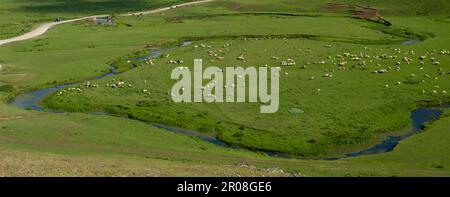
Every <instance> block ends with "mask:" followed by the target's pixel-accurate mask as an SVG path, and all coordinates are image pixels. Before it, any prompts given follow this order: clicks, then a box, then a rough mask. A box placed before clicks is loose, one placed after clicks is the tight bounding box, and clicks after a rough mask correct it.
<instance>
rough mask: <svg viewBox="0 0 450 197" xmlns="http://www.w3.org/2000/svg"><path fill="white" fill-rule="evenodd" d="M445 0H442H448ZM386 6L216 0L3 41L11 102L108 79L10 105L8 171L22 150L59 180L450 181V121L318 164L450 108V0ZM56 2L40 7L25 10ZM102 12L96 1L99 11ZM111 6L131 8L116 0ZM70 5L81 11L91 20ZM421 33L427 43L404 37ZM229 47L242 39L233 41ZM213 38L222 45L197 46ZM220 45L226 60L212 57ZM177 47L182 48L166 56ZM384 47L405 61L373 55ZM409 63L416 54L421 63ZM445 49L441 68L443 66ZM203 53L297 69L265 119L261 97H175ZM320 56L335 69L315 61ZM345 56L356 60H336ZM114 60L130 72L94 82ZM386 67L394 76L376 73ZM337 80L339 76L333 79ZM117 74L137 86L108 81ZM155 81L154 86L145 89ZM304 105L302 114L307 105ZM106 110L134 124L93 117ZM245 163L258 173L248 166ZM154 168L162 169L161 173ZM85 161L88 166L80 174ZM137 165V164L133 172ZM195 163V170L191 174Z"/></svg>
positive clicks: (4, 131)
mask: <svg viewBox="0 0 450 197" xmlns="http://www.w3.org/2000/svg"><path fill="white" fill-rule="evenodd" d="M136 2H137V1H136ZM327 3H351V4H357V5H363V6H367V5H370V6H371V7H375V8H380V11H381V14H382V16H383V18H385V19H387V20H388V21H390V22H391V23H392V24H393V25H392V26H389V27H387V26H384V25H382V24H379V23H376V22H373V21H369V20H363V19H358V18H354V17H353V15H352V11H351V10H345V9H343V10H330V9H328V6H329V4H327ZM433 3H435V4H433V5H435V6H436V5H441V4H442V3H443V1H435V2H434V1H433ZM49 4H51V3H49ZM430 4H431V3H430ZM10 5H11V6H12V5H14V6H17V4H14V3H10ZM383 5H384V6H383ZM386 5H388V4H387V3H386V2H384V1H383V2H378V1H357V2H356V1H339V2H337V1H330V2H328V1H292V0H285V1H255V0H239V1H215V2H212V3H208V4H205V5H198V6H194V7H190V8H185V9H179V10H172V11H169V12H165V13H164V14H157V15H148V16H144V17H139V18H136V17H115V18H114V20H115V23H116V25H114V26H98V25H95V24H92V23H89V22H85V21H82V22H77V23H73V24H66V25H62V26H58V27H55V28H53V29H51V30H50V31H49V32H47V33H46V34H44V35H43V36H40V37H39V38H36V39H32V40H29V41H24V42H19V43H12V44H9V45H6V46H2V47H0V64H2V65H3V66H5V68H4V69H3V70H2V71H1V72H0V87H2V88H0V98H2V100H4V102H5V103H6V100H7V99H9V98H11V97H12V96H13V95H15V94H17V93H19V92H23V91H27V90H30V89H34V88H42V87H49V86H52V85H55V84H60V83H64V82H67V81H84V82H86V81H87V80H88V79H89V81H90V82H91V83H96V84H99V85H100V86H99V88H84V87H83V86H82V85H76V87H80V88H83V93H75V92H68V93H65V94H63V95H62V96H56V94H55V95H53V96H52V97H49V98H47V99H46V100H45V102H44V103H43V104H44V105H45V106H47V107H51V108H55V109H63V110H65V111H70V112H76V113H70V114H49V113H42V112H32V111H25V110H20V109H16V108H14V107H12V106H8V105H7V104H0V109H1V111H0V146H1V147H3V148H4V149H6V150H7V152H5V153H4V155H5V156H3V157H2V158H0V159H3V160H2V161H5V162H2V163H5V164H4V165H1V167H0V169H5V170H2V172H3V174H5V175H8V174H9V175H14V174H15V173H14V170H11V169H18V167H11V166H13V165H12V164H11V163H14V162H15V161H11V159H12V157H11V156H10V155H18V158H21V159H23V158H24V157H27V158H35V160H36V162H35V163H33V162H32V161H29V162H25V163H24V166H22V167H23V168H31V167H32V166H35V165H38V164H37V163H39V162H42V160H45V159H49V158H50V160H51V161H55V162H54V163H55V165H56V166H57V167H56V168H57V169H60V170H61V171H57V170H56V171H51V170H49V169H42V170H43V171H48V174H56V175H86V174H87V175H89V173H90V172H92V173H91V174H90V175H123V174H125V175H142V174H145V175H150V176H158V175H163V176H164V175H177V176H183V175H187V176H189V175H191V176H192V175H194V176H198V175H212V176H221V175H222V176H223V175H237V174H241V175H246V176H248V175H251V173H256V175H271V174H272V175H275V176H281V175H283V176H284V175H286V176H293V175H306V176H328V175H329V176H345V175H348V176H448V175H449V171H448V168H449V167H450V161H448V157H446V155H447V154H448V150H450V149H449V148H448V142H447V141H448V139H450V138H449V136H448V133H449V132H448V131H449V129H450V125H449V123H450V121H449V119H448V117H443V118H442V119H440V120H438V121H436V122H434V123H433V124H431V125H430V126H429V128H427V130H426V132H424V133H422V134H419V135H416V136H413V137H411V138H410V139H408V140H405V141H403V142H402V143H401V144H400V145H399V146H398V147H397V148H396V149H395V151H393V152H390V153H386V154H380V155H371V156H363V157H358V158H351V159H343V160H338V161H323V160H310V159H311V158H321V157H325V156H330V155H339V154H342V153H345V152H348V151H352V150H355V149H358V148H361V147H368V146H370V145H371V144H373V143H376V142H377V141H379V140H380V136H383V135H385V133H386V132H389V133H392V132H396V131H399V130H401V129H402V128H404V127H407V126H408V125H409V124H410V118H409V114H410V113H411V110H413V109H414V108H415V107H417V104H416V103H417V102H418V101H422V100H426V101H433V102H437V103H444V102H449V96H448V94H446V93H445V92H444V91H449V90H450V80H449V79H448V77H450V75H449V74H447V72H449V71H450V67H449V66H448V65H449V64H450V56H449V55H441V54H439V52H440V51H441V50H444V49H447V50H448V43H449V42H450V40H449V38H448V36H447V35H448V34H449V31H450V27H449V26H448V23H447V22H446V20H448V18H446V17H448V16H445V14H446V13H448V12H446V11H448V9H449V8H448V6H437V7H439V8H437V9H435V10H434V9H432V7H426V6H421V5H422V3H421V2H420V1H417V2H416V1H414V3H409V4H407V6H406V7H404V4H400V3H394V4H392V5H391V4H389V5H390V6H386ZM49 7H52V6H49ZM137 7H140V6H137ZM127 9H128V10H133V9H134V8H131V7H130V8H127ZM42 10H45V9H44V8H39V7H38V8H36V9H31V10H26V11H24V12H27V13H28V12H30V13H38V12H39V11H42ZM56 10H60V9H56ZM402 10H408V11H402ZM430 10H433V11H436V12H430ZM94 11H95V9H92V10H89V9H87V11H86V14H87V13H94ZM101 11H102V12H118V11H122V10H119V8H114V7H112V8H111V10H101ZM43 12H44V13H48V12H47V11H43ZM61 12H63V13H65V14H68V15H67V16H72V15H71V14H74V15H75V14H80V13H78V12H71V11H70V10H65V11H64V10H63V11H61ZM212 13H214V14H212ZM82 14H85V13H84V12H83V13H81V14H80V15H82ZM95 14H97V12H95ZM1 16H3V14H2V15H1ZM25 19H26V18H25ZM2 31H3V29H2ZM416 39H422V40H423V41H421V42H419V43H417V44H413V45H403V44H401V43H402V42H403V41H405V40H416ZM185 40H193V41H194V42H193V43H192V44H191V45H189V46H186V47H182V48H178V49H174V50H171V51H167V52H165V54H164V55H163V56H162V57H160V58H157V59H156V60H155V65H147V64H145V62H137V61H133V62H131V63H133V64H136V65H138V67H137V68H134V69H131V68H132V66H131V64H130V63H128V62H127V60H128V59H129V57H131V56H129V55H127V54H131V53H132V52H136V53H135V55H133V56H142V55H143V54H142V51H146V50H147V49H146V48H145V47H146V46H148V45H150V46H154V47H171V46H174V45H176V44H177V43H179V42H181V41H185ZM228 43H232V45H231V47H225V48H224V47H223V45H225V44H228ZM202 44H204V45H211V48H201V47H195V46H196V45H197V46H199V45H202ZM396 49H400V50H401V52H400V53H398V52H397V51H396ZM208 51H215V53H218V54H219V55H220V56H223V57H224V59H223V60H218V59H216V57H212V56H209V55H208ZM411 51H414V53H412V52H411ZM344 53H350V54H355V55H357V56H361V54H363V55H362V56H363V58H362V59H363V60H364V61H365V62H366V64H365V65H360V64H359V63H360V62H361V61H352V60H350V58H351V57H345V55H344ZM167 54H170V56H169V57H168V58H165V55H167ZM240 54H245V57H246V61H245V62H242V61H239V60H237V59H236V58H237V57H238V56H239V55H240ZM383 54H386V55H387V56H397V58H395V59H383V58H373V57H379V56H382V55H383ZM340 55H344V57H343V58H344V59H341V58H340ZM422 55H427V58H426V60H424V65H420V64H419V61H420V60H419V56H422ZM272 56H276V57H278V58H279V59H274V58H272ZM369 56H370V57H369ZM403 57H408V58H411V59H412V62H411V63H410V64H407V63H406V62H405V61H403V60H402V58H403ZM431 57H434V59H435V61H439V62H440V65H433V61H432V60H431V59H430V58H431ZM194 58H203V59H204V62H205V63H204V67H206V66H219V67H225V66H243V67H246V66H264V65H266V64H267V65H269V66H279V65H280V62H281V61H282V60H286V59H288V58H292V59H294V60H295V61H296V65H295V66H289V67H282V76H281V80H280V87H281V92H280V99H281V101H280V109H279V111H278V112H277V113H275V114H259V106H260V103H253V104H251V103H240V104H237V103H234V104H231V103H226V104H223V103H222V104H218V103H215V104H206V103H201V104H186V103H180V104H176V103H173V102H172V101H171V100H170V95H168V92H169V91H170V88H171V87H172V85H173V84H174V83H175V82H174V81H173V80H171V79H170V72H171V71H172V69H173V68H174V67H177V66H180V65H174V64H168V63H167V61H168V60H170V59H182V60H184V62H185V64H183V66H188V67H192V64H193V62H192V61H193V59H194ZM318 61H326V63H325V64H317V63H315V62H318ZM343 61H347V62H348V64H347V65H345V66H338V65H336V64H337V63H339V62H343ZM397 62H400V65H396V64H397ZM110 63H114V64H116V65H117V66H118V70H119V71H121V72H122V73H121V74H118V75H115V76H112V77H107V78H104V79H101V80H92V78H93V77H95V76H99V75H101V74H102V73H105V72H108V71H109V69H110V68H109V66H108V64H110ZM397 67H400V69H399V70H398V71H397ZM381 69H387V70H388V72H387V73H383V74H374V73H373V71H375V70H381ZM325 74H332V75H333V77H332V78H327V77H323V76H324V75H325ZM412 74H414V76H412ZM311 77H315V80H310V78H311ZM113 79H114V80H116V81H118V80H123V81H124V82H126V83H127V84H128V83H129V84H132V87H127V88H121V89H113V88H109V87H105V84H107V83H112V80H113ZM145 81H146V82H147V83H145ZM84 82H83V83H84ZM398 82H400V84H399V85H396V84H397V83H398ZM386 85H388V87H386ZM143 89H147V90H148V91H149V92H150V94H143V93H142V90H143ZM319 90H320V91H319ZM433 91H436V93H433ZM298 109H300V110H301V111H302V113H293V111H298ZM98 111H104V112H107V113H109V114H116V115H120V116H122V115H125V116H127V117H129V118H131V119H134V120H130V119H124V118H119V117H113V116H107V115H103V116H97V115H92V114H89V113H88V112H98ZM145 122H147V123H163V124H166V125H170V126H174V127H179V128H184V129H189V130H195V131H199V132H202V133H204V134H205V135H213V136H217V137H218V138H219V139H220V140H222V141H224V142H226V143H228V144H231V145H233V146H236V147H240V148H245V149H228V148H223V147H217V146H215V145H211V144H209V143H207V142H204V141H201V140H199V139H197V138H194V137H189V136H184V135H180V134H174V133H168V132H167V131H164V130H160V129H156V128H153V127H151V125H149V124H146V123H145ZM247 148H248V149H252V150H264V151H271V152H280V153H287V154H289V155H291V156H294V157H303V158H304V160H302V159H284V158H276V157H269V156H265V155H264V154H261V153H258V152H256V153H255V152H252V151H248V150H246V149H247ZM25 152H27V153H25ZM2 155H3V154H2ZM62 155H64V157H63V156H62ZM68 155H70V158H69V157H68ZM83 159H88V160H90V162H89V163H87V164H86V165H85V166H79V164H77V165H75V164H74V162H76V161H77V160H83ZM68 160H69V161H68ZM92 160H93V161H92ZM123 160H126V161H127V162H125V163H124V162H121V161H123ZM93 163H104V164H105V165H106V166H107V167H106V169H105V170H104V171H101V170H95V168H97V165H94V164H93ZM240 163H247V164H250V165H251V166H256V167H255V168H253V167H252V168H251V169H248V167H240V166H242V165H239V164H240ZM167 165H169V166H170V167H167ZM111 166H112V167H111ZM149 166H151V167H154V168H155V169H157V170H149V169H148V167H149ZM71 167H75V169H79V170H80V171H78V173H77V171H71V170H69V169H71ZM127 167H130V168H131V170H125V168H127ZM278 168H280V169H283V170H284V171H279V170H277V169H278ZM6 169H8V170H6ZM181 169H186V170H185V171H183V172H180V173H177V172H178V171H179V170H181ZM199 169H202V170H204V173H203V174H202V173H201V171H200V170H199ZM94 172H95V173H94ZM215 172H216V173H215ZM136 173H137V174H136ZM29 174H32V175H42V173H41V172H34V173H31V172H30V173H29Z"/></svg>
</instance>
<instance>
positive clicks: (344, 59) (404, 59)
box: [0, 42, 450, 96]
mask: <svg viewBox="0 0 450 197" xmlns="http://www.w3.org/2000/svg"><path fill="white" fill-rule="evenodd" d="M213 44H214V42H211V43H208V44H203V43H202V44H198V45H195V46H194V49H203V50H206V53H207V54H208V56H210V57H211V59H210V62H215V61H222V60H224V59H225V56H226V54H227V53H228V52H229V51H230V50H231V47H232V46H233V43H226V44H223V45H222V46H221V48H219V49H214V47H213ZM325 47H326V48H332V45H329V44H328V45H325ZM298 50H299V51H303V52H311V51H312V50H311V49H309V48H308V49H305V50H302V49H298ZM374 50H375V51H376V52H375V53H379V54H378V55H370V54H374V53H370V52H369V51H373V49H372V48H368V47H364V50H363V52H360V53H351V52H344V53H341V54H337V55H335V56H328V59H326V58H324V59H325V60H318V61H314V62H306V63H305V64H303V65H301V66H299V68H300V69H303V70H305V69H308V67H309V66H312V65H326V64H328V65H334V68H331V69H326V70H325V71H324V73H323V74H322V76H321V77H323V78H327V79H330V80H331V79H333V77H334V72H335V71H337V70H338V71H345V70H348V68H347V67H350V66H351V67H352V68H355V67H359V68H363V69H362V70H366V69H369V66H372V67H374V66H375V67H376V68H377V69H374V70H373V71H371V72H372V73H374V74H380V75H386V74H388V73H389V72H395V71H400V70H401V67H402V66H403V65H405V66H406V65H410V64H412V63H414V62H415V61H418V65H419V66H420V70H423V69H424V66H436V70H437V71H438V72H437V74H438V75H444V74H450V71H448V72H447V73H445V71H444V69H443V68H441V67H437V66H439V65H440V64H441V63H440V62H439V61H438V60H437V59H438V58H435V57H434V56H436V57H437V56H445V55H450V52H449V51H448V50H441V51H437V50H431V51H428V52H425V53H424V54H421V55H419V56H417V55H416V53H415V51H413V50H411V51H405V52H402V50H401V49H399V48H396V49H394V53H393V54H394V55H389V54H388V53H387V52H385V49H377V48H376V49H374ZM266 51H267V50H266ZM386 51H387V50H386ZM165 57H166V59H168V58H169V57H170V55H169V54H167V55H166V56H165ZM271 59H272V60H276V61H280V58H279V57H278V56H271ZM236 60H237V61H241V62H246V61H247V49H245V48H244V49H242V51H241V53H240V54H239V55H238V56H237V57H236ZM128 62H129V63H130V62H131V61H128ZM144 63H145V64H147V65H155V62H154V60H152V59H149V60H146V61H145V62H144ZM166 63H167V64H180V65H182V64H184V63H185V62H184V61H183V60H181V59H170V60H168V61H167V62H166ZM141 65H143V64H141ZM279 65H280V66H282V67H294V66H296V65H297V63H296V61H295V60H294V58H287V59H285V60H281V61H280V63H279ZM265 66H266V67H268V65H267V64H266V65H265ZM0 69H1V67H0ZM284 74H285V75H288V74H289V73H288V72H285V73H284ZM422 75H423V79H422V80H421V82H425V79H426V78H428V79H434V80H438V77H434V78H432V77H431V76H430V74H425V73H424V74H422ZM419 76H420V75H417V74H415V73H411V74H410V75H409V77H411V78H416V77H419ZM308 79H309V80H316V79H317V77H316V76H310V77H309V78H308ZM146 83H147V81H144V84H146ZM394 85H402V82H401V81H397V82H395V83H394ZM98 87H99V85H98V84H91V83H90V82H87V83H86V84H85V85H84V88H98ZM105 87H109V88H132V87H133V85H132V84H130V83H125V82H124V81H115V80H113V82H112V83H107V84H106V85H105ZM384 87H385V88H389V87H390V85H389V84H384ZM436 89H439V87H438V86H435V89H433V90H430V91H429V92H431V93H433V94H437V93H442V94H447V91H446V90H441V91H438V90H436ZM67 91H75V92H80V93H81V92H82V89H81V88H69V89H67V90H63V91H61V92H59V93H58V95H59V96H61V95H62V94H64V92H67ZM317 91H321V89H317ZM141 92H142V93H143V94H150V93H149V91H148V90H147V89H142V91H141ZM422 93H423V94H425V93H427V91H425V90H422Z"/></svg>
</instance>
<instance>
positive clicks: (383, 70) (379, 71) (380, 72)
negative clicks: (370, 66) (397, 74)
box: [377, 69, 388, 74]
mask: <svg viewBox="0 0 450 197" xmlns="http://www.w3.org/2000/svg"><path fill="white" fill-rule="evenodd" d="M387 72H388V71H387V70H386V69H381V70H378V71H377V73H379V74H383V73H387Z"/></svg>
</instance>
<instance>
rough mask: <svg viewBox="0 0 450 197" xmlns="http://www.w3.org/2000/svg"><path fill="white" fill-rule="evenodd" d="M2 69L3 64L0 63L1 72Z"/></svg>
mask: <svg viewBox="0 0 450 197" xmlns="http://www.w3.org/2000/svg"><path fill="white" fill-rule="evenodd" d="M1 71H2V65H1V64H0V72H1Z"/></svg>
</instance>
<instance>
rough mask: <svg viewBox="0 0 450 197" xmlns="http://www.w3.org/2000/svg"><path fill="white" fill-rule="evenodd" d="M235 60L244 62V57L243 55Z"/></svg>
mask: <svg viewBox="0 0 450 197" xmlns="http://www.w3.org/2000/svg"><path fill="white" fill-rule="evenodd" d="M237 60H241V61H244V60H245V55H244V54H241V55H239V56H238V57H237Z"/></svg>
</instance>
